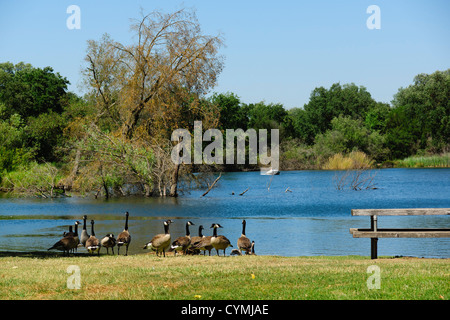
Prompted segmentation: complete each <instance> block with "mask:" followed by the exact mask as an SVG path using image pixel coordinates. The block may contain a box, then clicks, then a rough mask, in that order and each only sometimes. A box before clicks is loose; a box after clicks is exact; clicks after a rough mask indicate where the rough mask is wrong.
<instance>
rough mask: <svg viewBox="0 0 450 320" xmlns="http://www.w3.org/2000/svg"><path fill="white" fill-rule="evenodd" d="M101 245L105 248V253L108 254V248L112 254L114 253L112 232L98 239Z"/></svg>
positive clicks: (114, 242) (114, 241) (114, 239)
mask: <svg viewBox="0 0 450 320" xmlns="http://www.w3.org/2000/svg"><path fill="white" fill-rule="evenodd" d="M100 244H101V246H102V247H105V248H106V254H109V248H111V250H112V254H114V247H115V246H116V238H114V235H113V234H112V233H109V234H107V235H106V236H104V237H103V238H102V240H101V241H100Z"/></svg>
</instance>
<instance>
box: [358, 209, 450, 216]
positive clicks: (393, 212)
mask: <svg viewBox="0 0 450 320" xmlns="http://www.w3.org/2000/svg"><path fill="white" fill-rule="evenodd" d="M424 215H427V216H428V215H450V208H424V209H352V216H424Z"/></svg>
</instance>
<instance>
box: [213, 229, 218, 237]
mask: <svg viewBox="0 0 450 320" xmlns="http://www.w3.org/2000/svg"><path fill="white" fill-rule="evenodd" d="M213 236H214V237H217V228H214V230H213Z"/></svg>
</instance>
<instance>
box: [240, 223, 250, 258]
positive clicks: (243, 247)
mask: <svg viewBox="0 0 450 320" xmlns="http://www.w3.org/2000/svg"><path fill="white" fill-rule="evenodd" d="M246 224H247V223H246V221H245V220H242V234H241V236H240V238H239V239H238V241H237V248H238V250H239V252H240V253H242V251H244V252H245V253H246V254H250V252H251V251H252V243H251V242H250V239H249V238H247V236H246V235H245V226H246Z"/></svg>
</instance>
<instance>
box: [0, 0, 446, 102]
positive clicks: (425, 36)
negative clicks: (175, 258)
mask: <svg viewBox="0 0 450 320" xmlns="http://www.w3.org/2000/svg"><path fill="white" fill-rule="evenodd" d="M72 4H75V5H78V6H79V7H80V9H81V29H80V30H69V29H68V28H67V27H66V20H67V18H68V17H69V14H67V13H66V9H67V7H68V6H69V5H72ZM369 5H378V6H379V7H380V9H381V29H380V30H369V29H368V28H367V26H366V20H367V19H368V18H369V16H370V14H368V13H366V9H367V7H368V6H369ZM141 7H142V8H143V10H144V12H146V13H147V12H151V11H153V10H155V9H160V10H162V11H165V12H172V11H174V10H176V9H180V8H183V7H186V8H194V9H196V12H197V16H198V19H199V22H200V24H201V26H202V29H203V31H204V32H205V33H207V34H211V35H216V34H218V33H220V34H222V35H223V37H224V39H225V44H226V47H224V48H223V49H222V50H221V53H222V54H223V55H224V56H225V68H224V70H223V72H222V74H221V75H220V78H219V82H218V85H217V87H216V88H214V91H216V92H228V91H229V92H234V93H236V94H237V95H238V96H239V97H241V100H242V101H243V102H246V103H252V102H259V101H265V102H267V103H282V104H283V105H284V106H285V107H286V108H288V109H289V108H292V107H302V106H303V105H304V104H305V103H307V102H308V100H309V95H310V93H311V91H312V90H313V89H314V88H315V87H318V86H324V87H326V88H328V87H330V86H331V85H332V84H333V83H336V82H340V83H341V84H344V83H351V82H353V83H355V84H357V85H362V86H365V87H366V88H367V89H368V91H369V92H370V93H371V94H372V97H373V98H374V99H376V100H377V101H383V102H390V101H391V100H392V98H393V95H394V94H395V93H396V92H397V90H398V88H400V87H406V86H408V85H410V84H411V83H412V81H413V78H414V76H415V75H417V74H419V73H432V72H434V71H436V70H446V69H448V68H450V41H449V39H450V19H448V16H449V13H450V1H448V0H441V1H437V0H436V1H433V0H430V1H406V0H404V1H400V0H390V1H379V0H370V1H366V0H346V1H331V0H330V1H324V0H319V1H299V0H296V1H286V0H278V1H265V0H258V1H253V0H240V1H235V0H227V1H214V0H185V1H176V0H147V1H137V0H128V1H114V0H89V1H86V0H70V1H66V0H54V1H45V0H42V1H35V0H34V1H25V0H17V1H12V0H0V62H5V61H11V62H13V63H17V62H20V61H24V62H28V63H31V64H32V65H33V66H35V67H45V66H51V67H53V68H54V69H55V71H57V72H59V73H60V74H61V75H63V76H65V77H67V78H68V79H69V81H70V82H71V85H70V87H69V89H70V90H71V91H74V92H76V93H79V94H80V93H82V92H83V88H82V87H80V84H81V81H80V79H81V75H80V70H81V68H82V65H83V58H84V56H85V52H86V41H87V40H89V39H95V40H98V39H99V38H100V37H101V35H102V34H103V33H109V34H110V35H111V37H112V38H113V39H114V40H117V41H120V42H125V43H128V42H130V41H131V35H132V34H131V33H130V31H129V26H130V19H131V18H139V12H140V8H141Z"/></svg>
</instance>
